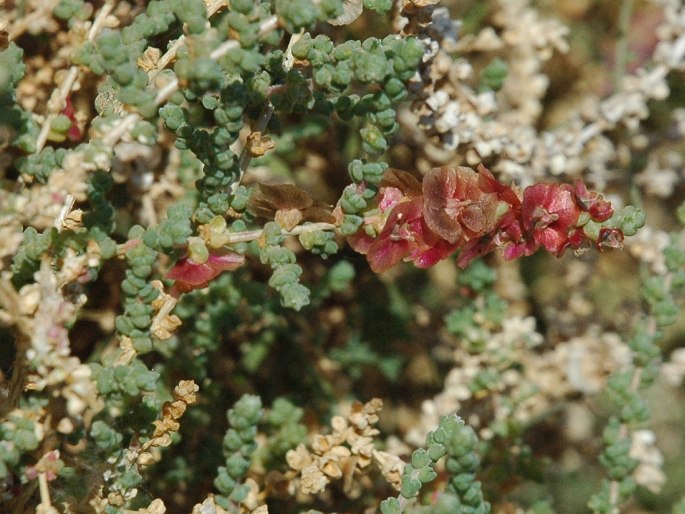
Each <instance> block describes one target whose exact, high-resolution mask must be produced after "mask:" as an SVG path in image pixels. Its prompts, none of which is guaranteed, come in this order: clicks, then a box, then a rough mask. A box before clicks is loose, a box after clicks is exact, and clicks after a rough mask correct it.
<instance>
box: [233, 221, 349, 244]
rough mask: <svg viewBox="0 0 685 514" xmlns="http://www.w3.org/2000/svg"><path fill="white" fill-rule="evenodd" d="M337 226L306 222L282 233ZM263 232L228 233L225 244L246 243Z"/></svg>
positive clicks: (290, 234)
mask: <svg viewBox="0 0 685 514" xmlns="http://www.w3.org/2000/svg"><path fill="white" fill-rule="evenodd" d="M336 228H337V226H336V225H334V224H333V223H323V222H322V223H308V224H306V225H298V226H296V227H295V228H293V229H292V230H287V231H286V230H284V231H283V234H285V235H288V236H298V235H300V234H307V233H309V232H316V231H318V230H335V229H336ZM263 234H264V230H262V229H260V230H249V231H247V232H236V233H234V234H229V235H228V237H227V239H228V241H227V243H226V244H235V243H246V242H249V241H254V240H256V239H259V238H260V237H262V235H263Z"/></svg>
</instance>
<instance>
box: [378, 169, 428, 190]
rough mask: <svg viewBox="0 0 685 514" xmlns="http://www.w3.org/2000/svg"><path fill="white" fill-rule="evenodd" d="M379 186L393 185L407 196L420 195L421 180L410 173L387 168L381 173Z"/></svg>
mask: <svg viewBox="0 0 685 514" xmlns="http://www.w3.org/2000/svg"><path fill="white" fill-rule="evenodd" d="M380 186H381V187H395V188H397V189H399V190H400V191H402V192H403V193H404V194H405V195H407V196H409V197H416V196H421V182H419V180H418V179H417V178H416V177H414V175H412V174H411V173H409V172H407V171H403V170H398V169H396V168H388V169H387V170H386V172H385V173H384V174H383V179H382V180H381V184H380Z"/></svg>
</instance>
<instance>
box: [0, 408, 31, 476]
mask: <svg viewBox="0 0 685 514" xmlns="http://www.w3.org/2000/svg"><path fill="white" fill-rule="evenodd" d="M37 433H38V432H37V430H36V426H35V423H34V422H33V421H32V420H31V419H29V418H28V417H25V416H22V415H20V414H18V413H17V414H10V415H9V416H8V417H7V419H6V421H4V422H3V423H2V424H0V478H2V479H4V478H6V477H7V475H8V473H9V470H10V469H11V468H13V467H14V466H16V465H17V464H18V463H19V460H20V459H21V456H22V454H24V453H27V452H30V451H33V450H35V449H36V448H38V444H39V443H40V440H39V439H38V437H37V435H36V434H37Z"/></svg>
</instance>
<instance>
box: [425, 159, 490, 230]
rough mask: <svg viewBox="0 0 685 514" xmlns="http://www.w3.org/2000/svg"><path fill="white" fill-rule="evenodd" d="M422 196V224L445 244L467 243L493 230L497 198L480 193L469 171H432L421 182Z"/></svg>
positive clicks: (441, 168) (476, 182)
mask: <svg viewBox="0 0 685 514" xmlns="http://www.w3.org/2000/svg"><path fill="white" fill-rule="evenodd" d="M423 195H424V204H423V209H424V215H425V220H426V224H427V225H428V227H429V228H430V229H431V230H432V231H433V232H435V233H436V234H437V235H439V236H440V237H441V238H442V239H444V240H446V241H448V242H449V243H457V242H458V241H469V240H470V239H473V238H477V237H480V236H482V235H484V234H486V233H488V232H490V231H491V230H492V229H493V228H494V227H495V224H496V222H497V219H496V213H497V195H496V194H495V193H494V192H485V191H483V189H482V188H481V185H480V183H479V176H478V175H477V174H476V173H475V172H474V171H473V170H472V169H471V168H465V167H463V166H458V167H456V168H454V167H448V166H442V167H439V168H433V169H432V170H430V171H429V172H428V173H427V174H426V176H425V177H424V179H423Z"/></svg>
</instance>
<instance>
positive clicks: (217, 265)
mask: <svg viewBox="0 0 685 514" xmlns="http://www.w3.org/2000/svg"><path fill="white" fill-rule="evenodd" d="M244 263H245V257H244V256H243V255H238V254H237V253H227V254H224V255H213V254H210V255H209V258H208V259H207V262H203V263H198V262H195V261H193V260H192V259H190V258H189V257H188V256H185V257H181V258H180V259H179V260H178V261H177V262H176V264H175V265H174V267H173V268H171V269H170V270H169V271H168V273H167V274H166V275H165V277H164V278H166V279H168V280H175V281H176V283H175V284H174V286H173V288H172V289H171V293H172V294H173V295H174V296H179V295H180V294H181V293H187V292H189V291H193V290H195V289H202V288H204V287H207V286H208V285H209V283H210V282H211V281H212V280H214V279H215V278H216V277H218V276H219V275H220V274H221V273H223V272H224V271H231V270H234V269H237V268H239V267H240V266H242V265H243V264H244Z"/></svg>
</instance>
